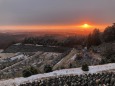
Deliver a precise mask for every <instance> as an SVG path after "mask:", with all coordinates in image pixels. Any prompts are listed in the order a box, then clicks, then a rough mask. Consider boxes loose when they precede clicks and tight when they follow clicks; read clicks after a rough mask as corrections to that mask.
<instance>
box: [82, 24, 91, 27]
mask: <svg viewBox="0 0 115 86" xmlns="http://www.w3.org/2000/svg"><path fill="white" fill-rule="evenodd" d="M82 27H83V28H90V27H91V26H90V25H89V24H83V25H82Z"/></svg>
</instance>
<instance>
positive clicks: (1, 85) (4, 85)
mask: <svg viewBox="0 0 115 86" xmlns="http://www.w3.org/2000/svg"><path fill="white" fill-rule="evenodd" d="M111 69H115V63H111V64H105V65H97V66H90V67H89V72H83V71H82V70H81V68H72V69H63V70H57V71H53V72H51V73H45V74H38V75H33V76H31V77H28V78H23V77H20V78H15V79H9V80H1V81H0V86H18V85H19V84H21V83H26V82H32V81H35V80H37V79H40V78H44V77H52V76H60V75H69V74H78V75H79V74H86V73H97V72H101V71H106V70H111Z"/></svg>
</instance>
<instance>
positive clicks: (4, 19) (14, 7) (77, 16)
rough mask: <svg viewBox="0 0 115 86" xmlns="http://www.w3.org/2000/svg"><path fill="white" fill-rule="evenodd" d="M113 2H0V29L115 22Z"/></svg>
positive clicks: (40, 0)
mask: <svg viewBox="0 0 115 86" xmlns="http://www.w3.org/2000/svg"><path fill="white" fill-rule="evenodd" d="M114 3H115V0H0V25H34V24H38V25H41V24H42V25H44V24H45V25H46V24H47V25H50V24H51V25H52V24H53V25H58V24H77V23H80V22H82V21H84V20H86V21H90V22H93V23H112V22H114V21H115V18H114V16H115V11H114V8H115V5H114Z"/></svg>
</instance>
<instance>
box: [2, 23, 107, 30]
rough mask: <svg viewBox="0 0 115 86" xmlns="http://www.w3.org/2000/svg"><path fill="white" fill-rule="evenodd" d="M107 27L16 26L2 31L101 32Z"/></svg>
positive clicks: (3, 28) (86, 25)
mask: <svg viewBox="0 0 115 86" xmlns="http://www.w3.org/2000/svg"><path fill="white" fill-rule="evenodd" d="M105 27H107V26H106V25H91V24H88V23H85V24H79V25H78V24H76V25H17V26H16V25H15V26H0V30H13V31H66V30H68V31H72V30H74V31H75V30H76V31H78V30H79V31H84V30H91V31H92V30H93V29H94V28H99V29H100V30H101V31H103V29H104V28H105Z"/></svg>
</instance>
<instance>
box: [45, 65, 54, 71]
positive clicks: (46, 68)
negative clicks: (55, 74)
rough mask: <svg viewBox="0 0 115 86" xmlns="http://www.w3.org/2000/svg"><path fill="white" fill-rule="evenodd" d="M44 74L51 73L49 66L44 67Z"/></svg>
mask: <svg viewBox="0 0 115 86" xmlns="http://www.w3.org/2000/svg"><path fill="white" fill-rule="evenodd" d="M44 72H45V73H48V72H52V67H51V66H50V65H45V66H44Z"/></svg>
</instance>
